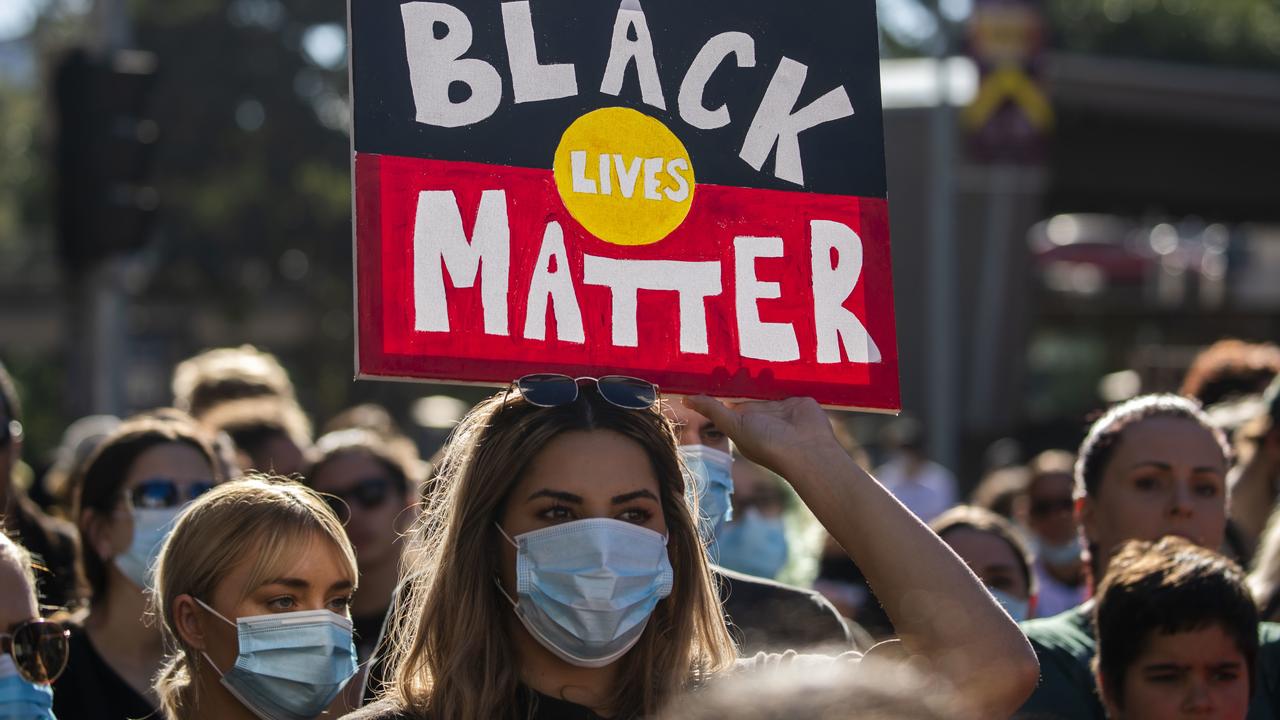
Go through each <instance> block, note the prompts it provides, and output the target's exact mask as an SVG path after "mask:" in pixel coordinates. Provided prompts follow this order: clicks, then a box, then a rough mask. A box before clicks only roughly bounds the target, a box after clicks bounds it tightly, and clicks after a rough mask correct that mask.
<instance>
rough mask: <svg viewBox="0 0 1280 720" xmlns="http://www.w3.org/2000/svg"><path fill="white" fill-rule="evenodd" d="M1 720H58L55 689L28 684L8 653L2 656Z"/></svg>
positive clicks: (0, 686) (0, 674) (0, 656)
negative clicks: (55, 716) (54, 699)
mask: <svg viewBox="0 0 1280 720" xmlns="http://www.w3.org/2000/svg"><path fill="white" fill-rule="evenodd" d="M0 720H56V718H54V716H53V688H51V687H49V686H48V685H37V684H35V683H33V682H28V681H27V679H26V678H24V677H22V676H21V675H19V674H18V668H17V666H16V665H14V664H13V658H11V657H9V655H8V654H7V653H6V654H4V655H0Z"/></svg>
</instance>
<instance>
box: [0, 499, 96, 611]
mask: <svg viewBox="0 0 1280 720" xmlns="http://www.w3.org/2000/svg"><path fill="white" fill-rule="evenodd" d="M9 492H10V493H12V495H13V496H12V498H11V505H10V507H9V512H8V513H7V514H5V517H4V530H5V534H7V535H8V536H9V537H10V538H12V539H13V540H14V541H15V542H17V543H18V544H19V545H22V547H24V548H26V549H27V551H28V552H30V553H31V558H32V560H34V561H35V564H36V565H37V567H38V568H39V569H37V570H36V593H37V597H38V598H39V601H40V605H41V607H42V608H47V609H49V610H50V611H52V610H56V609H60V608H66V607H69V606H70V605H72V604H73V603H76V602H78V601H79V600H80V598H81V597H82V596H83V594H82V593H81V592H80V591H79V573H78V572H77V570H76V563H77V561H78V558H79V556H80V543H79V540H78V539H77V538H78V535H77V533H76V529H75V528H74V527H72V525H71V523H68V522H67V521H65V520H59V519H57V518H53V517H49V516H48V515H46V514H45V513H44V512H43V511H42V510H41V509H40V508H39V507H37V506H36V504H35V503H34V502H32V500H31V498H29V497H27V496H26V494H25V493H23V492H22V491H20V490H18V489H17V488H15V487H12V486H10V488H9ZM0 509H3V508H0ZM43 614H46V615H47V614H50V613H48V612H46V613H43Z"/></svg>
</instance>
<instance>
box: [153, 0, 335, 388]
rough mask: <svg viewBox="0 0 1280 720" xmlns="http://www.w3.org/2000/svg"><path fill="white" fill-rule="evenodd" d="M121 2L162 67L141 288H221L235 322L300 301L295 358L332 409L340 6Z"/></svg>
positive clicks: (175, 292)
mask: <svg viewBox="0 0 1280 720" xmlns="http://www.w3.org/2000/svg"><path fill="white" fill-rule="evenodd" d="M131 11H132V19H133V23H134V30H135V34H136V39H137V45H138V46H139V47H142V48H146V49H147V50H150V51H152V52H154V53H156V54H157V55H158V56H159V64H160V68H161V71H160V79H159V82H158V84H157V86H156V88H155V93H154V102H155V106H154V107H155V113H154V114H155V117H156V121H157V123H158V125H159V127H160V129H161V140H160V148H159V151H158V155H157V159H156V170H155V177H156V185H157V186H158V187H160V188H161V200H160V202H161V218H160V226H161V228H162V230H161V233H160V243H159V245H158V247H157V248H156V250H155V252H156V254H157V257H156V260H157V262H156V263H155V265H154V266H155V267H156V268H159V270H158V272H156V274H155V275H154V277H153V278H152V280H151V287H152V291H153V292H156V293H160V294H163V295H166V296H169V297H172V298H174V299H175V300H176V301H177V302H179V303H180V304H195V303H205V302H208V301H210V300H211V301H213V302H216V303H217V304H218V305H219V306H220V310H221V314H222V315H223V317H224V318H225V319H226V321H227V322H228V323H230V324H232V325H242V324H247V323H249V322H251V321H253V320H254V319H255V317H254V316H256V315H261V314H264V313H265V311H267V310H269V309H271V308H273V307H274V308H280V307H282V306H288V307H289V308H293V309H301V310H302V314H301V315H300V316H299V317H300V318H301V319H300V322H301V323H302V324H303V325H304V326H305V327H302V328H298V329H297V330H299V333H298V337H300V338H301V341H300V342H301V345H298V344H297V343H290V344H293V345H294V352H293V353H291V354H293V355H295V356H296V360H297V361H295V362H293V363H290V364H291V365H292V367H293V368H295V370H294V371H295V373H296V374H298V375H299V376H300V377H298V378H297V380H298V384H299V385H300V387H303V388H310V389H311V391H312V392H310V393H308V394H309V395H311V401H312V404H313V405H315V406H317V407H315V408H314V409H316V410H321V411H323V412H329V411H333V410H335V409H337V407H339V406H341V405H342V404H344V403H345V402H347V400H348V394H349V390H350V386H349V379H350V377H351V374H352V368H351V348H350V343H351V337H350V307H351V297H352V294H351V279H350V278H351V225H350V208H351V200H350V193H351V185H350V179H349V167H350V152H349V140H348V136H347V134H346V128H347V123H348V108H347V104H346V99H345V94H346V88H347V80H346V50H345V47H346V46H345V31H344V28H345V21H346V19H345V5H344V4H343V3H315V2H307V1H305V0H289V1H287V2H281V1H280V0H231V2H225V1H223V0H186V1H184V2H180V3H175V2H172V0H136V1H135V2H134V3H133V4H132V6H131ZM192 342H194V339H193V340H192ZM331 378H338V379H340V380H341V382H340V383H339V384H337V385H334V384H333V383H330V382H328V380H329V379H331ZM317 394H318V395H320V397H316V395H317Z"/></svg>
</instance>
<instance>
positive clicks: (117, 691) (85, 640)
mask: <svg viewBox="0 0 1280 720" xmlns="http://www.w3.org/2000/svg"><path fill="white" fill-rule="evenodd" d="M70 629H71V642H70V648H69V649H70V652H69V653H68V657H67V669H66V670H64V671H63V672H62V676H61V677H59V678H58V680H57V682H55V683H54V684H53V714H54V715H55V716H57V717H58V718H59V719H60V720H73V719H74V718H86V720H87V719H88V718H93V720H139V719H140V718H155V719H156V720H158V719H159V718H160V717H161V716H160V713H159V712H158V711H157V710H156V708H155V707H154V706H152V704H151V701H150V700H147V699H146V698H145V697H143V696H141V695H139V694H138V693H137V692H135V691H134V689H133V688H132V687H130V686H129V684H128V683H126V682H125V681H124V679H123V678H121V677H120V676H119V675H117V674H116V671H115V670H112V669H111V666H109V665H107V662H106V661H105V660H103V659H102V656H101V655H99V654H98V651H97V650H96V649H94V647H93V643H91V642H89V636H88V634H86V633H85V631H84V629H83V628H80V627H77V626H71V628H70Z"/></svg>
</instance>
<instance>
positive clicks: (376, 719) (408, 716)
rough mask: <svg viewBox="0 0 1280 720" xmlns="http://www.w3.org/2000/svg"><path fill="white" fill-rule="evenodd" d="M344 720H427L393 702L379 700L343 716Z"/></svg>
mask: <svg viewBox="0 0 1280 720" xmlns="http://www.w3.org/2000/svg"><path fill="white" fill-rule="evenodd" d="M342 720H427V718H426V717H425V716H418V715H414V714H413V713H411V712H409V711H408V710H406V709H404V708H403V707H401V706H400V705H398V704H396V703H395V702H393V701H391V700H379V701H378V702H375V703H373V704H371V705H365V706H364V707H362V708H360V709H359V710H356V711H354V712H350V713H347V714H346V715H343V716H342Z"/></svg>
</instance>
